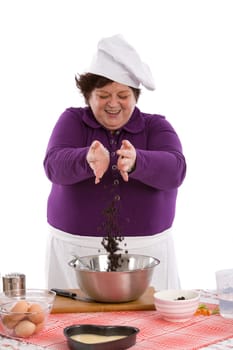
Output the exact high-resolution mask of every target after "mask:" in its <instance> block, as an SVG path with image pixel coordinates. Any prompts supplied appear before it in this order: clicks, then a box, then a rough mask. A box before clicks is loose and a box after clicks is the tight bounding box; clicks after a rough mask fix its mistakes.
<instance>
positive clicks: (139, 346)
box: [0, 292, 233, 350]
mask: <svg viewBox="0 0 233 350" xmlns="http://www.w3.org/2000/svg"><path fill="white" fill-rule="evenodd" d="M212 297H213V298H212ZM203 301H211V302H213V301H214V296H213V295H208V292H206V293H205V295H203V299H202V302H203ZM209 306H210V307H215V306H216V305H215V304H209ZM85 323H88V324H105V325H131V326H134V327H138V328H139V329H140V332H139V333H138V335H137V342H136V344H135V345H134V346H133V347H132V350H133V349H134V350H152V349H156V350H176V349H177V350H195V349H206V350H207V349H208V350H214V349H216V350H226V349H233V339H232V338H233V320H227V319H224V318H222V317H221V316H220V315H211V316H202V315H199V316H193V317H192V319H191V320H189V321H186V322H184V323H173V322H167V321H165V320H163V319H162V318H161V316H160V314H159V313H158V312H157V311H154V310H149V311H115V312H95V313H72V314H51V315H49V319H48V323H47V325H46V328H45V329H44V330H43V331H42V332H41V333H39V334H38V335H35V336H32V337H31V338H29V339H27V342H22V341H20V340H17V339H9V338H6V337H0V349H7V350H45V349H47V350H68V346H67V343H66V339H65V337H64V335H63V329H64V328H65V327H66V326H69V325H71V324H85Z"/></svg>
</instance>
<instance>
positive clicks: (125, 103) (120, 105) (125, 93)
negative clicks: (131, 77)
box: [88, 82, 136, 130]
mask: <svg viewBox="0 0 233 350" xmlns="http://www.w3.org/2000/svg"><path fill="white" fill-rule="evenodd" d="M88 103H89V105H90V107H91V109H92V112H93V114H94V116H95V118H96V120H97V121H98V122H99V123H100V124H101V125H103V126H104V127H105V128H106V129H109V130H117V129H119V128H121V127H122V126H123V125H125V124H126V123H127V122H128V120H129V119H130V117H131V115H132V113H133V110H134V108H135V105H136V99H135V96H134V93H133V90H132V89H131V88H130V87H128V86H126V85H123V84H119V83H116V82H113V83H110V84H107V85H105V86H104V87H102V88H95V89H94V90H93V91H92V93H91V95H90V98H89V100H88Z"/></svg>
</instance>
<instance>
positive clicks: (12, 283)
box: [2, 272, 26, 297]
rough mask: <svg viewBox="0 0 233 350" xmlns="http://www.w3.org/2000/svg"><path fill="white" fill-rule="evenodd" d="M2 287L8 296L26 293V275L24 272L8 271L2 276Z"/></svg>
mask: <svg viewBox="0 0 233 350" xmlns="http://www.w3.org/2000/svg"><path fill="white" fill-rule="evenodd" d="M2 287H3V292H4V293H5V295H6V296H11V297H18V296H22V295H25V292H26V277H25V275H24V274H23V273H18V272H13V273H8V274H6V275H5V276H3V277H2Z"/></svg>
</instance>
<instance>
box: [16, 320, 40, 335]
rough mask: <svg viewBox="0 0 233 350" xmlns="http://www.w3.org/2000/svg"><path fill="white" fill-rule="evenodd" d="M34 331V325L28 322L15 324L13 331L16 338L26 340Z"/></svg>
mask: <svg viewBox="0 0 233 350" xmlns="http://www.w3.org/2000/svg"><path fill="white" fill-rule="evenodd" d="M35 329H36V326H35V325H34V323H32V322H30V321H28V320H23V321H20V322H19V323H18V324H17V326H16V327H15V329H14V331H15V335H16V336H17V337H21V338H26V337H30V335H32V334H33V333H34V332H35Z"/></svg>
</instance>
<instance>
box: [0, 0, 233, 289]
mask: <svg viewBox="0 0 233 350" xmlns="http://www.w3.org/2000/svg"><path fill="white" fill-rule="evenodd" d="M232 12H233V10H232V1H231V0H229V1H227V0H219V1H214V0H210V1H207V0H200V1H198V0H194V1H189V0H184V1H175V0H174V1H172V0H171V1H166V0H161V1H156V0H151V1H150V0H145V1H137V0H134V1H131V0H118V1H109V0H98V1H95V0H93V1H88V0H85V1H84V0H83V1H78V0H76V1H75V0H73V1H72V0H64V1H62V0H56V1H55V0H54V1H51V0H44V1H43V0H38V1H37V0H28V1H26V0H20V1H18V0H15V1H14V0H13V1H12V0H5V1H4V0H0V46H1V53H0V121H1V122H0V152H1V153H0V164H1V171H0V185H1V192H0V273H1V274H4V273H8V272H15V271H17V272H23V273H25V274H26V278H27V286H28V287H30V288H37V287H43V286H44V254H45V244H46V235H47V223H46V202H47V197H48V194H49V190H50V183H49V181H48V180H47V178H46V177H45V174H44V170H43V165H42V163H43V158H44V154H45V150H46V146H47V142H48V138H49V136H50V133H51V131H52V128H53V126H54V124H55V122H56V120H57V118H58V117H59V115H60V114H61V113H62V112H63V110H64V109H65V108H66V107H70V106H80V105H84V102H83V99H82V98H81V96H80V95H79V93H78V91H77V90H76V88H75V84H74V75H75V73H82V72H83V71H84V70H85V69H86V68H87V67H88V65H89V63H90V60H91V57H92V55H93V53H94V52H95V50H96V45H97V42H98V40H99V39H100V38H102V37H104V36H110V35H113V34H117V33H121V34H123V35H124V36H125V38H126V39H127V40H128V41H129V42H131V44H132V45H134V46H135V48H136V49H137V50H138V51H139V52H140V54H141V57H142V58H143V60H144V61H146V62H147V63H148V64H149V65H150V67H151V70H152V71H153V74H154V77H155V82H156V91H155V92H149V91H146V90H143V94H142V96H141V99H140V102H139V107H140V108H141V109H142V110H143V111H144V112H149V113H161V114H164V115H165V116H166V117H167V119H168V120H169V121H170V122H171V123H172V124H173V126H174V127H175V129H176V130H177V132H178V134H179V136H180V138H181V140H182V143H183V148H184V153H185V156H186V159H187V164H188V171H187V177H186V179H185V182H184V183H183V185H182V187H181V188H180V191H179V196H178V201H177V213H176V219H175V222H174V237H175V244H176V249H177V258H178V263H179V268H180V277H181V283H182V286H183V287H184V288H193V287H194V288H199V287H200V288H214V287H215V275H214V272H215V270H217V269H220V268H228V267H233V261H232V260H233V258H232V215H233V213H232V195H233V186H232V180H233V176H232V175H233V174H232V172H233V170H232V159H233V157H232V149H233V147H232V143H233V141H232V127H231V125H232V116H233V103H232V99H233V68H232V65H233V49H232V43H233V38H232V36H233V21H232V18H233V13H232Z"/></svg>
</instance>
